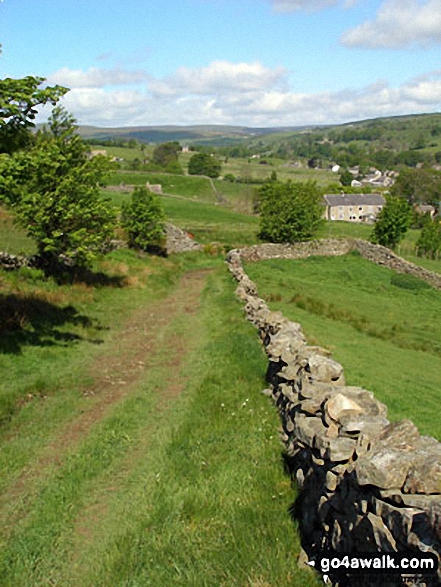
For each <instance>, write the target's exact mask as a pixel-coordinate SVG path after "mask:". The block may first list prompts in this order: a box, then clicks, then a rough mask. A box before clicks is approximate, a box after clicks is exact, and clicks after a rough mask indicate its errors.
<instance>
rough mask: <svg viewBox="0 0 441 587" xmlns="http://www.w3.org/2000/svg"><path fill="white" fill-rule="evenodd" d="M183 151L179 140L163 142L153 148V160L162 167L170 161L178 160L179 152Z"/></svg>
mask: <svg viewBox="0 0 441 587" xmlns="http://www.w3.org/2000/svg"><path fill="white" fill-rule="evenodd" d="M179 151H182V147H181V145H180V144H179V143H178V141H170V142H168V143H161V144H160V145H157V146H156V147H155V148H154V150H153V155H152V161H153V163H155V164H156V165H160V166H161V167H167V165H169V164H170V163H173V162H178V153H179Z"/></svg>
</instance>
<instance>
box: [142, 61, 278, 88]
mask: <svg viewBox="0 0 441 587" xmlns="http://www.w3.org/2000/svg"><path fill="white" fill-rule="evenodd" d="M285 75H286V71H285V70H284V69H283V68H282V67H277V68H275V69H271V68H269V67H265V66H264V65H262V64H261V63H259V62H258V61H256V62H254V63H231V62H229V61H213V62H212V63H211V64H210V65H208V66H207V67H200V68H198V69H189V68H187V67H180V68H179V69H178V70H177V71H176V73H175V74H174V75H173V76H171V77H169V78H168V79H165V80H152V81H150V83H149V88H150V90H151V91H152V92H154V93H156V94H165V95H173V94H178V93H181V92H189V93H191V94H198V95H208V94H228V93H230V92H254V91H259V90H262V89H264V88H269V87H272V86H274V85H275V84H279V83H283V81H284V78H285Z"/></svg>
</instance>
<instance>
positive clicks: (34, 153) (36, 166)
mask: <svg viewBox="0 0 441 587" xmlns="http://www.w3.org/2000/svg"><path fill="white" fill-rule="evenodd" d="M75 131H76V127H75V126H74V119H73V118H72V116H70V115H69V114H67V113H66V112H65V111H64V110H63V109H61V108H56V109H55V110H54V112H53V115H52V117H51V119H50V122H49V128H47V129H45V130H44V131H42V132H39V133H37V136H36V138H35V141H34V143H33V145H32V146H31V148H28V149H26V150H22V151H18V152H16V153H15V154H14V155H13V156H11V157H8V158H6V159H4V161H3V166H2V167H3V168H2V172H3V173H2V175H3V177H4V178H5V186H4V187H5V191H6V192H7V195H8V200H9V202H10V203H11V204H12V206H13V209H14V211H15V212H16V216H17V220H18V222H19V224H21V225H22V226H23V227H24V228H25V229H26V231H27V233H28V235H29V236H30V237H31V238H33V239H34V240H35V241H36V244H37V250H38V255H39V257H40V259H41V261H42V264H43V266H44V267H45V269H46V270H48V271H51V272H52V271H56V270H57V269H58V267H59V263H60V260H64V261H65V262H66V261H68V262H69V263H70V264H71V265H72V266H87V265H89V264H90V263H91V261H92V260H93V259H94V258H95V256H96V254H97V253H98V252H100V251H101V250H103V248H105V246H106V244H107V243H108V242H109V241H110V239H111V238H112V237H113V235H114V226H115V218H116V214H115V210H114V209H113V208H112V207H111V206H110V204H109V202H108V201H107V200H105V199H104V198H102V197H101V195H100V192H99V183H100V182H102V180H103V178H104V176H105V174H106V172H107V171H108V169H109V160H108V159H107V158H106V157H103V156H98V157H94V158H93V159H89V158H88V157H87V156H86V151H87V148H86V146H85V145H84V143H83V141H82V140H81V137H80V136H79V135H78V134H77V133H76V132H75Z"/></svg>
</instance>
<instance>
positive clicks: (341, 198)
mask: <svg viewBox="0 0 441 587" xmlns="http://www.w3.org/2000/svg"><path fill="white" fill-rule="evenodd" d="M323 197H324V203H325V207H326V210H325V218H326V220H346V221H348V222H368V223H370V222H375V219H376V217H377V215H378V213H379V212H380V210H382V208H383V206H384V205H385V204H386V200H385V199H384V197H383V196H382V195H381V194H326V195H325V196H323Z"/></svg>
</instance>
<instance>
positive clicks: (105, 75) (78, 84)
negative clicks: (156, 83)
mask: <svg viewBox="0 0 441 587" xmlns="http://www.w3.org/2000/svg"><path fill="white" fill-rule="evenodd" d="M147 77H148V76H147V74H146V73H144V72H142V71H127V70H124V69H122V68H114V69H101V68H98V67H91V68H90V69H88V70H87V71H82V70H80V69H69V68H67V67H63V68H62V69H59V70H58V71H56V72H55V73H53V74H52V75H50V76H49V77H48V83H50V84H60V85H63V86H67V87H68V88H102V87H104V86H120V85H129V84H135V83H139V82H142V81H146V79H147Z"/></svg>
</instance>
